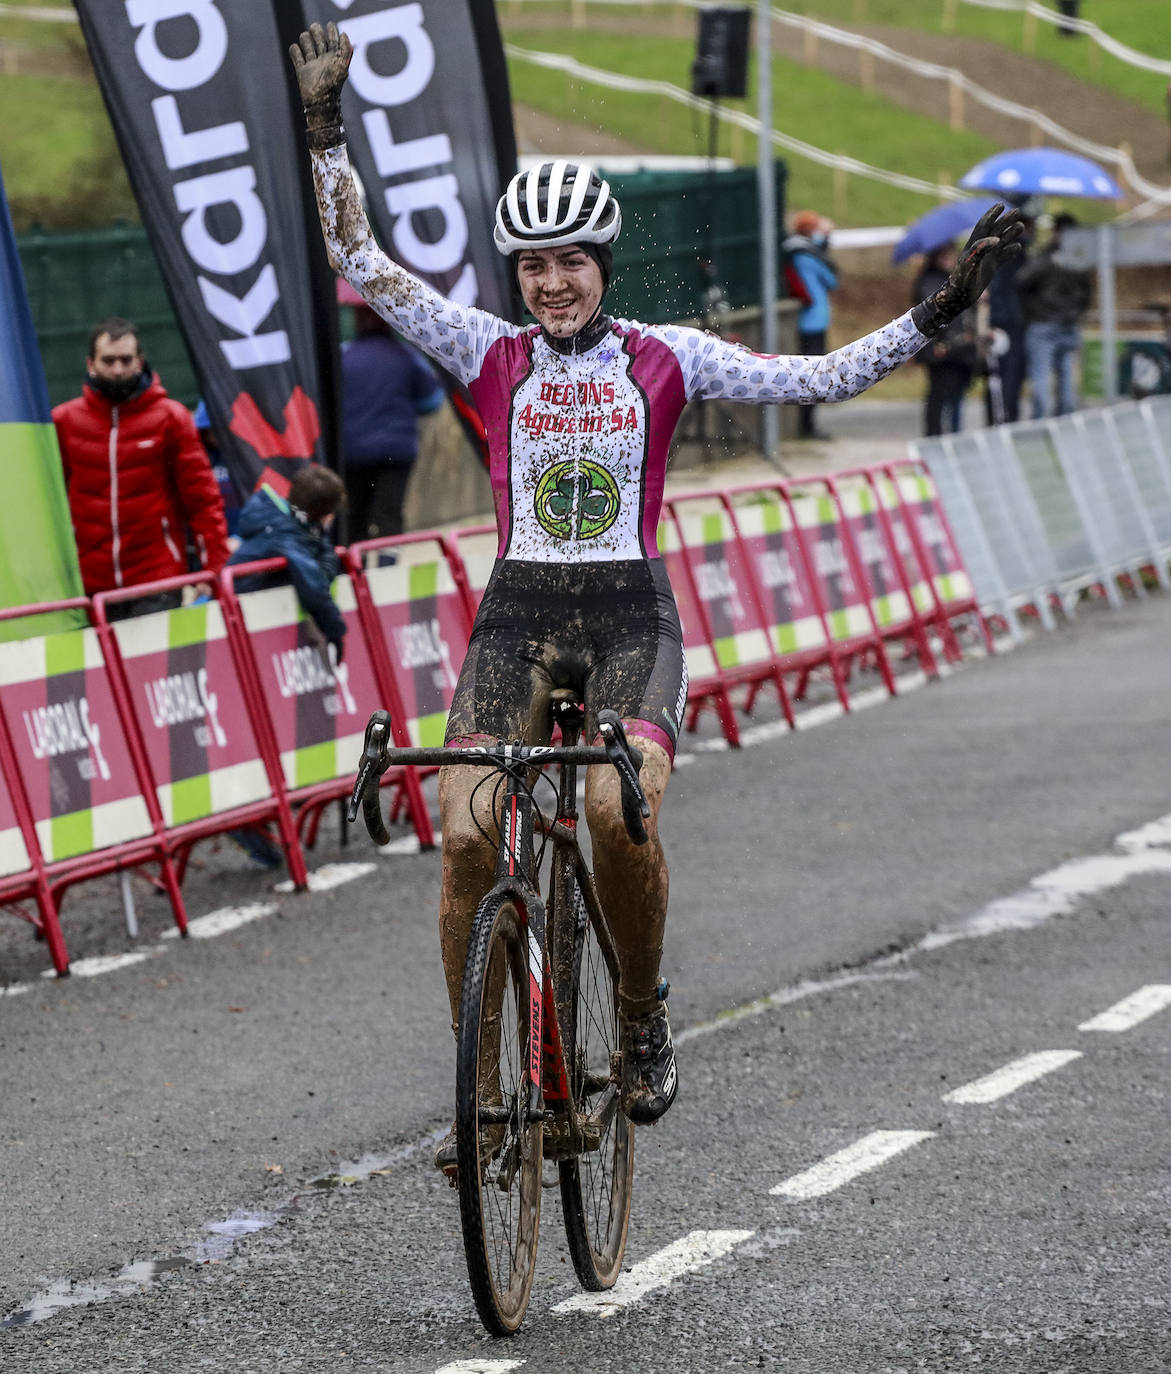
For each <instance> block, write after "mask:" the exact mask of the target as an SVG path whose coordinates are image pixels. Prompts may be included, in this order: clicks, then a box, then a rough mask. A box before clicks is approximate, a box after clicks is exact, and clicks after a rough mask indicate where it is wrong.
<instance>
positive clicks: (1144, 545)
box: [1054, 410, 1168, 596]
mask: <svg viewBox="0 0 1171 1374" xmlns="http://www.w3.org/2000/svg"><path fill="white" fill-rule="evenodd" d="M1054 428H1055V431H1056V434H1057V445H1058V449H1059V451H1060V453H1061V456H1062V462H1063V464H1064V465H1065V469H1066V472H1067V473H1068V474H1069V479H1070V482H1071V484H1072V485H1073V487H1074V489H1075V492H1077V493H1078V498H1079V504H1080V506H1081V508H1082V509H1083V511H1084V512H1085V517H1084V518H1085V520H1086V523H1087V526H1088V528H1089V529H1090V531H1091V535H1092V539H1093V543H1094V547H1095V550H1096V551H1097V554H1098V557H1099V558H1100V560H1101V567H1102V570H1103V571H1104V572H1105V573H1106V575H1107V577H1110V578H1114V577H1121V578H1124V579H1126V581H1127V583H1128V585H1129V586H1130V588H1131V589H1132V590H1133V591H1134V593H1135V594H1136V595H1137V596H1145V595H1146V587H1145V585H1144V583H1143V579H1142V570H1143V569H1144V568H1147V567H1149V568H1154V569H1155V570H1156V574H1157V575H1158V580H1159V581H1160V582H1161V583H1162V585H1163V586H1166V585H1167V583H1168V578H1167V568H1166V565H1165V564H1162V565H1160V560H1159V557H1158V554H1157V552H1156V543H1157V541H1156V539H1155V535H1154V531H1153V529H1152V528H1151V524H1150V521H1149V519H1148V518H1147V515H1146V512H1145V511H1144V509H1143V507H1142V502H1141V498H1140V496H1139V493H1138V488H1137V486H1136V484H1135V480H1134V475H1133V473H1132V472H1131V470H1130V467H1129V465H1128V463H1127V462H1126V458H1125V455H1124V453H1123V451H1122V445H1121V442H1120V440H1119V435H1118V428H1117V426H1116V425H1115V424H1114V422H1113V417H1112V415H1111V413H1110V412H1109V411H1106V410H1091V411H1084V412H1079V413H1077V414H1073V415H1065V416H1062V417H1061V419H1059V420H1057V421H1056V422H1055V425H1054Z"/></svg>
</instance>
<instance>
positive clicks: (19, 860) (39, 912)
mask: <svg viewBox="0 0 1171 1374" xmlns="http://www.w3.org/2000/svg"><path fill="white" fill-rule="evenodd" d="M0 781H3V783H4V786H3V788H0V905H4V906H13V907H14V908H15V911H16V914H17V915H18V916H20V917H21V918H22V919H23V920H25V921H27V922H28V923H29V924H30V925H31V926H32V927H33V928H34V930H36V931H38V932H39V933H40V934H41V935H42V936H43V937H44V939H45V942H46V944H47V945H48V947H49V957H50V958H51V959H52V961H53V967H54V968H55V969H56V971H57V973H58V974H66V973H68V971H69V954H68V951H67V950H66V948H65V938H64V936H63V935H62V933H61V922H60V919H59V917H58V914H57V904H56V902H55V901H54V899H53V894H52V893H51V892H50V891H49V883H48V879H47V878H46V876H45V865H44V860H43V859H42V857H41V851H40V847H39V846H38V845H37V841H36V830H35V826H34V823H33V817H32V812H31V810H30V809H29V804H28V798H27V797H26V796H25V795H24V788H23V784H22V782H21V778H20V768H19V765H18V763H17V760H16V754H15V751H14V749H13V745H12V739H11V737H10V736H9V733H8V724H7V721H6V720H5V718H4V713H3V711H0ZM30 900H31V901H32V902H33V903H34V904H35V908H36V910H35V912H33V911H26V910H25V908H24V907H23V906H21V905H18V904H19V903H22V902H25V901H30Z"/></svg>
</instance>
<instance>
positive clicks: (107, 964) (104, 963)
mask: <svg viewBox="0 0 1171 1374" xmlns="http://www.w3.org/2000/svg"><path fill="white" fill-rule="evenodd" d="M178 933H179V932H178V931H176V932H175V934H178ZM159 953H161V951H160V950H159V949H158V948H157V947H155V948H152V949H136V950H133V951H132V952H131V953H130V954H99V955H95V956H94V957H93V958H92V959H75V960H73V962H72V963H71V964H70V965H69V972H70V973H71V974H73V976H74V977H75V978H96V977H97V976H98V975H99V974H100V973H113V972H115V971H116V970H117V969H120V968H129V967H130V965H131V964H141V963H142V961H143V960H144V959H153V958H154V957H155V956H156V955H157V954H159ZM41 977H42V978H56V977H57V971H56V969H51V968H47V969H45V971H44V972H43V973H42V974H41Z"/></svg>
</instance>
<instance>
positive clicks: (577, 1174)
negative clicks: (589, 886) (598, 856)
mask: <svg viewBox="0 0 1171 1374" xmlns="http://www.w3.org/2000/svg"><path fill="white" fill-rule="evenodd" d="M571 891H572V893H573V898H574V906H575V911H574V924H575V932H574V954H573V958H574V963H573V972H574V995H573V998H572V1004H571V1005H572V1017H573V1021H572V1025H571V1026H570V1027H569V1028H568V1029H567V1032H566V1041H567V1045H568V1052H567V1055H566V1058H567V1059H568V1062H569V1066H570V1074H571V1085H570V1086H571V1090H572V1092H573V1100H574V1105H575V1107H576V1109H577V1111H578V1112H579V1113H580V1114H581V1115H582V1116H583V1117H584V1118H585V1120H586V1130H587V1139H586V1148H585V1149H584V1150H583V1151H582V1152H581V1154H579V1155H577V1156H575V1157H574V1158H572V1159H563V1160H562V1161H561V1165H560V1172H561V1210H562V1212H563V1214H564V1217H565V1234H566V1238H567V1239H568V1241H569V1253H570V1255H571V1256H572V1257H573V1267H574V1269H575V1270H576V1271H577V1277H578V1279H579V1281H580V1283H581V1285H582V1287H583V1288H586V1289H588V1290H590V1291H591V1292H595V1293H596V1292H600V1291H601V1290H603V1289H606V1288H610V1287H612V1286H613V1284H614V1281H615V1280H616V1279H617V1277H618V1275H619V1273H620V1272H621V1269H622V1256H623V1254H624V1253H625V1251H626V1232H627V1228H628V1227H629V1225H630V1193H631V1187H632V1185H633V1182H634V1127H633V1126H632V1125H631V1124H630V1122H629V1121H628V1120H627V1119H626V1117H625V1115H624V1114H623V1112H622V1110H621V1108H620V1107H619V1105H618V1099H619V1091H620V1087H621V1074H622V1070H621V1048H622V1045H621V1041H620V1039H619V1033H618V979H617V970H616V969H611V968H610V967H609V965H608V964H607V962H606V960H605V958H604V956H603V954H602V950H601V948H600V946H599V944H598V941H597V937H596V936H595V934H594V929H593V926H592V925H591V923H590V919H589V915H588V912H587V911H586V906H585V902H584V900H583V899H582V896H581V892H580V890H579V889H578V886H577V884H576V882H575V883H573V884H572V885H571Z"/></svg>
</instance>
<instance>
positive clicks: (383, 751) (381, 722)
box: [346, 711, 390, 844]
mask: <svg viewBox="0 0 1171 1374" xmlns="http://www.w3.org/2000/svg"><path fill="white" fill-rule="evenodd" d="M389 747H390V712H389V711H375V712H374V714H373V715H372V716H371V717H370V719H369V721H368V722H367V723H366V736H365V738H364V739H363V741H362V758H361V761H360V763H359V765H358V776H357V778H356V779H355V781H354V790H353V791H352V792H351V793H350V804H349V806H348V807H347V808H346V819H347V820H348V821H349V822H350V824H351V825H352V824H353V823H354V821H356V820H357V819H358V807H359V806H361V808H362V819H363V820H364V821H365V822H366V829H367V830H368V831H369V832H370V838H371V839H372V840H373V841H374V842H375V844H388V843H389V842H390V831H389V830H387V828H386V823H385V822H384V821H383V819H382V803H381V802H380V801H379V798H378V781H377V780H378V779H379V778H381V776H382V775H383V773H385V772H386V770H387V769H388V768H389V767H390V759H389V757H388V756H387V750H388V748H389ZM371 779H374V786H373V787H372V788H371V786H370V782H371Z"/></svg>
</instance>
